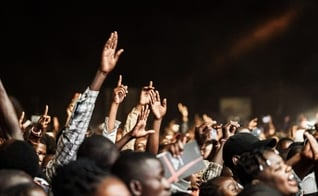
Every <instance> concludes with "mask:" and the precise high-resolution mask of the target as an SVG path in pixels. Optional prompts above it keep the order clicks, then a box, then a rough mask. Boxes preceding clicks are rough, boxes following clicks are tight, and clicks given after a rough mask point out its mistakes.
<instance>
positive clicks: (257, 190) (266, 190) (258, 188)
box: [238, 183, 282, 196]
mask: <svg viewBox="0 0 318 196" xmlns="http://www.w3.org/2000/svg"><path fill="white" fill-rule="evenodd" d="M251 195H253V196H268V195H270V196H282V194H280V193H279V192H278V191H277V190H276V189H274V188H272V187H270V186H267V185H265V184H263V183H258V184H253V185H252V184H250V185H248V186H246V187H245V188H244V189H243V190H242V191H241V192H240V193H239V194H238V196H251Z"/></svg>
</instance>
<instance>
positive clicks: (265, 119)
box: [262, 115, 271, 123]
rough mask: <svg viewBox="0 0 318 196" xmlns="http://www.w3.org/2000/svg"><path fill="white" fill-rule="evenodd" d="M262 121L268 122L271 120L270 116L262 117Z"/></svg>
mask: <svg viewBox="0 0 318 196" xmlns="http://www.w3.org/2000/svg"><path fill="white" fill-rule="evenodd" d="M262 121H263V123H269V122H270V121H271V116H270V115H267V116H264V117H263V118H262Z"/></svg>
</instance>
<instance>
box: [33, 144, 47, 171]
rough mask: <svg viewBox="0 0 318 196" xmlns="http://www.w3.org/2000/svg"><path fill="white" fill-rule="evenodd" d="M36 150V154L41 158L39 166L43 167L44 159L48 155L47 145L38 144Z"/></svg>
mask: <svg viewBox="0 0 318 196" xmlns="http://www.w3.org/2000/svg"><path fill="white" fill-rule="evenodd" d="M34 150H35V152H36V154H37V155H38V157H39V165H40V166H41V165H42V162H43V160H44V157H45V155H46V145H45V144H42V143H37V144H36V145H35V146H34Z"/></svg>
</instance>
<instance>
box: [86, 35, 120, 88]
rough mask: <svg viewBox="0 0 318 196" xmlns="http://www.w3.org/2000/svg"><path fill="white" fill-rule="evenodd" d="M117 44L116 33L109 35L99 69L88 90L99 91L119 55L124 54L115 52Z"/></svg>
mask: <svg viewBox="0 0 318 196" xmlns="http://www.w3.org/2000/svg"><path fill="white" fill-rule="evenodd" d="M117 42H118V34H117V32H116V31H115V32H113V33H111V35H110V37H109V39H108V40H107V42H106V44H105V47H104V50H103V53H102V60H101V65H100V68H99V69H98V70H97V72H96V75H95V78H94V79H93V81H92V82H91V84H90V86H89V88H90V90H93V91H99V90H100V88H101V87H102V85H103V82H104V80H105V79H106V77H107V75H108V74H109V73H110V72H111V71H112V70H113V69H114V68H115V66H116V64H117V61H118V59H119V57H120V55H121V54H122V53H123V52H124V50H123V49H120V50H118V51H116V48H117Z"/></svg>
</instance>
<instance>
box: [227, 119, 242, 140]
mask: <svg viewBox="0 0 318 196" xmlns="http://www.w3.org/2000/svg"><path fill="white" fill-rule="evenodd" d="M239 127H240V124H239V123H238V122H237V121H230V122H227V123H226V124H225V125H224V126H223V139H227V138H229V137H231V136H232V135H234V134H235V132H236V130H237V129H238V128H239Z"/></svg>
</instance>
